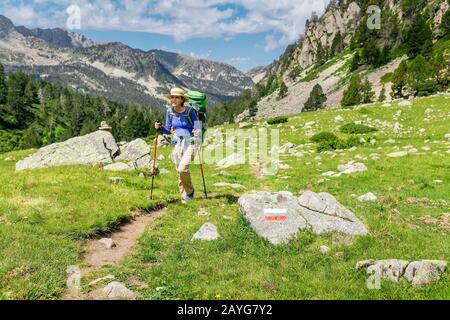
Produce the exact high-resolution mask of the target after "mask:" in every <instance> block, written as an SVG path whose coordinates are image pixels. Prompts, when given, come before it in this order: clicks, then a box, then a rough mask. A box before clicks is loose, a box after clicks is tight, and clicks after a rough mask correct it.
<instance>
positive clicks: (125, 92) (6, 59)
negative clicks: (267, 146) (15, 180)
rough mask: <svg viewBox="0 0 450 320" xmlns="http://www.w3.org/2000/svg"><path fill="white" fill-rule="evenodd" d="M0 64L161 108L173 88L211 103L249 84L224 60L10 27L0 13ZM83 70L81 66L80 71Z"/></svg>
mask: <svg viewBox="0 0 450 320" xmlns="http://www.w3.org/2000/svg"><path fill="white" fill-rule="evenodd" d="M0 62H1V63H3V64H4V65H5V70H6V71H7V72H9V71H10V70H12V71H24V72H27V73H31V74H32V75H33V76H35V77H41V75H44V77H45V78H46V79H50V80H51V81H60V82H61V84H63V85H67V86H70V87H72V88H76V89H79V90H81V91H83V92H87V93H92V94H96V95H100V96H105V97H106V98H111V96H112V97H114V98H113V99H118V100H117V101H119V102H122V103H131V104H142V105H155V106H164V105H165V104H166V101H165V99H164V96H163V94H164V93H166V92H168V91H169V90H170V88H171V87H174V86H178V87H183V88H186V89H197V90H200V91H203V92H205V93H206V94H207V96H208V97H209V101H210V105H212V106H214V105H218V104H220V103H223V102H227V101H230V100H233V99H235V98H236V97H238V96H239V95H240V94H241V93H242V91H243V90H245V89H250V88H251V87H252V86H253V81H252V79H251V78H250V77H248V76H247V75H245V74H244V73H243V72H241V71H239V70H237V69H236V68H234V67H232V66H230V65H227V64H226V63H223V62H215V61H209V60H205V59H197V58H194V57H191V56H189V55H184V54H178V53H172V52H166V51H163V50H157V49H151V50H148V51H144V50H141V49H135V48H131V47H130V46H127V45H125V44H123V43H121V42H106V43H99V42H95V41H92V40H91V39H88V38H87V37H85V36H83V35H81V34H78V33H73V32H68V31H66V30H63V29H60V28H56V29H40V28H35V29H28V28H26V27H23V26H18V27H16V26H14V24H13V22H12V21H11V20H10V19H8V18H7V17H5V16H2V15H0ZM80 66H81V67H80Z"/></svg>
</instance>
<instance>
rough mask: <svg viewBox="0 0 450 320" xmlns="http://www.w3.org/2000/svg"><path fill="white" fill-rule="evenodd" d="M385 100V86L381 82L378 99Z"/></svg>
mask: <svg viewBox="0 0 450 320" xmlns="http://www.w3.org/2000/svg"><path fill="white" fill-rule="evenodd" d="M385 100H386V88H385V87H384V84H383V87H382V88H381V91H380V95H379V96H378V101H379V102H383V101H385Z"/></svg>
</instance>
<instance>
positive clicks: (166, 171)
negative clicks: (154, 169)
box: [159, 169, 170, 174]
mask: <svg viewBox="0 0 450 320" xmlns="http://www.w3.org/2000/svg"><path fill="white" fill-rule="evenodd" d="M159 173H160V174H169V173H170V172H169V170H167V169H160V170H159Z"/></svg>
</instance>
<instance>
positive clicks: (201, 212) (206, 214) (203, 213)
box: [197, 209, 210, 217]
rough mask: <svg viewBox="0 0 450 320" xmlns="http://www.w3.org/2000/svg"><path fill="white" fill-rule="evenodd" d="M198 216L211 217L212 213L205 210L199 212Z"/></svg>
mask: <svg viewBox="0 0 450 320" xmlns="http://www.w3.org/2000/svg"><path fill="white" fill-rule="evenodd" d="M197 214H198V215H199V216H202V217H206V216H210V213H209V212H208V211H206V210H203V209H200V210H198V212H197Z"/></svg>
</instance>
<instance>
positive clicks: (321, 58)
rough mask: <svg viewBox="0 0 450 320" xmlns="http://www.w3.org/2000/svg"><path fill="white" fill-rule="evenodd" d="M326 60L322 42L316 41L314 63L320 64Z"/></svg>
mask: <svg viewBox="0 0 450 320" xmlns="http://www.w3.org/2000/svg"><path fill="white" fill-rule="evenodd" d="M325 62H326V52H325V49H324V48H323V46H322V43H321V42H320V41H318V43H317V52H316V65H317V66H321V65H323V64H324V63H325Z"/></svg>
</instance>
